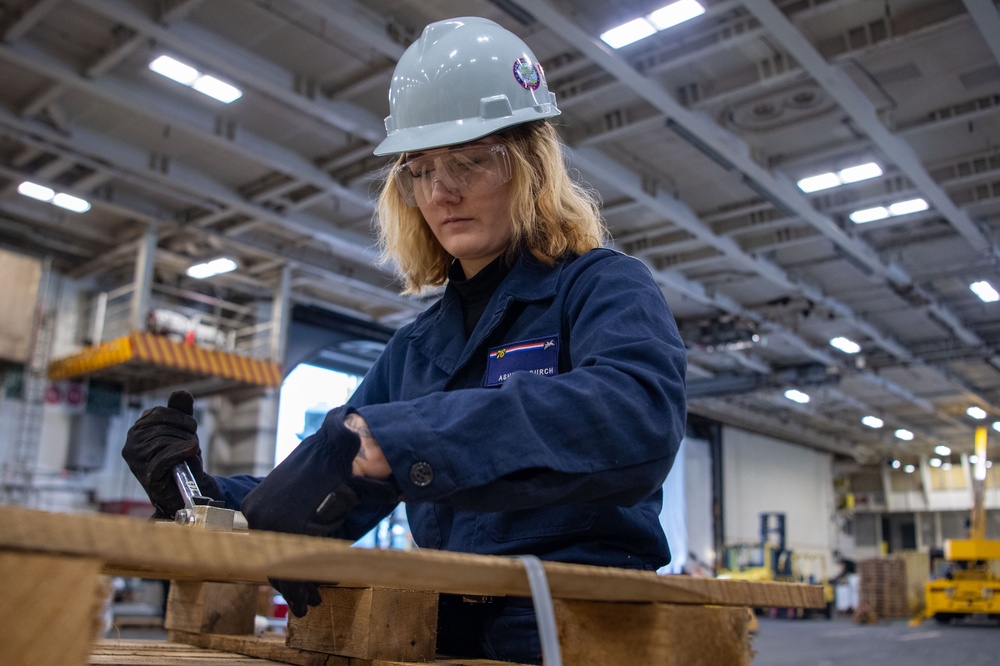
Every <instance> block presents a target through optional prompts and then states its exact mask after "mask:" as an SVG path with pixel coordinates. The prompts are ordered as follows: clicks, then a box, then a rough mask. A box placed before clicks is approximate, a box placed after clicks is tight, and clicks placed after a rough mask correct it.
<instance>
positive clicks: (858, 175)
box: [837, 162, 882, 185]
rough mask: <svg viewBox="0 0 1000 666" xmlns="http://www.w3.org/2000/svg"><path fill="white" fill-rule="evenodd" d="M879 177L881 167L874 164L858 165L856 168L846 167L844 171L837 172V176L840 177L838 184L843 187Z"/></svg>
mask: <svg viewBox="0 0 1000 666" xmlns="http://www.w3.org/2000/svg"><path fill="white" fill-rule="evenodd" d="M881 175H882V167H880V166H879V165H877V164H875V162H867V163H865V164H859V165H858V166H853V167H847V168H846V169H841V170H840V171H838V172H837V176H839V177H840V182H841V183H843V184H845V185H846V184H847V183H856V182H858V181H859V180H868V179H869V178H877V177H878V176H881Z"/></svg>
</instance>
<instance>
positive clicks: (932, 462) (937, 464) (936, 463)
mask: <svg viewBox="0 0 1000 666" xmlns="http://www.w3.org/2000/svg"><path fill="white" fill-rule="evenodd" d="M927 464H928V465H930V466H931V467H940V466H941V459H940V458H931V459H930V460H928V461H927Z"/></svg>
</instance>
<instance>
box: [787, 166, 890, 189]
mask: <svg viewBox="0 0 1000 666" xmlns="http://www.w3.org/2000/svg"><path fill="white" fill-rule="evenodd" d="M881 175H882V167H880V166H879V165H878V164H875V162H867V163H865V164H859V165H857V166H852V167H847V168H846V169H841V170H840V171H838V172H837V173H833V172H832V171H829V172H827V173H821V174H819V175H816V176H809V177H808V178H803V179H802V180H800V181H799V182H798V183H797V185H798V186H799V189H800V190H802V191H803V192H806V193H807V194H808V193H809V192H819V191H820V190H828V189H830V188H831V187H839V186H841V185H847V184H848V183H856V182H858V181H859V180H868V179H869V178H875V177H876V176H881Z"/></svg>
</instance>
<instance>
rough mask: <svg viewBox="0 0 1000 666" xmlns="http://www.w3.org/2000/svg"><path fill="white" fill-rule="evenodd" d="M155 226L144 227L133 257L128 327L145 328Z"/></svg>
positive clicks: (153, 257) (154, 246)
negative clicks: (133, 276)
mask: <svg viewBox="0 0 1000 666" xmlns="http://www.w3.org/2000/svg"><path fill="white" fill-rule="evenodd" d="M156 241H157V237H156V226H155V225H152V224H151V225H149V226H148V227H146V233H145V234H143V236H142V241H141V242H140V243H139V248H138V250H137V251H136V257H135V281H134V283H133V286H134V287H135V288H134V289H133V291H132V307H131V312H132V318H131V321H130V322H129V323H130V329H131V330H133V331H145V330H146V316H147V315H148V314H149V303H150V296H151V294H152V290H153V264H154V263H155V261H156Z"/></svg>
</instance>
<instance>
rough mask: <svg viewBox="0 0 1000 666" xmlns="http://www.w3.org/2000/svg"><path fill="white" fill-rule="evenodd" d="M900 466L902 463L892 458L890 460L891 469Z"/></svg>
mask: <svg viewBox="0 0 1000 666" xmlns="http://www.w3.org/2000/svg"><path fill="white" fill-rule="evenodd" d="M902 466H903V463H901V462H899V461H898V460H893V461H892V468H893V469H899V468H900V467H902Z"/></svg>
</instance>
